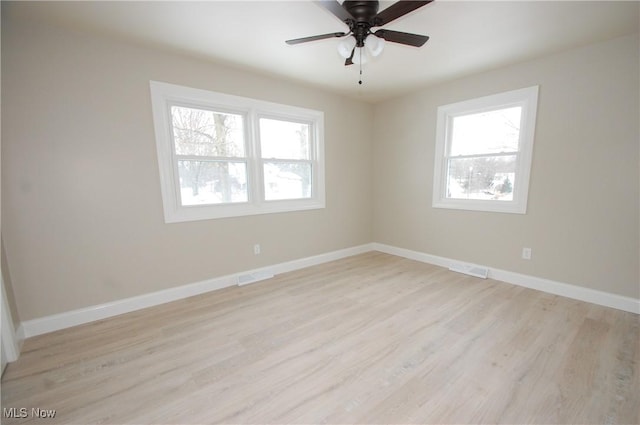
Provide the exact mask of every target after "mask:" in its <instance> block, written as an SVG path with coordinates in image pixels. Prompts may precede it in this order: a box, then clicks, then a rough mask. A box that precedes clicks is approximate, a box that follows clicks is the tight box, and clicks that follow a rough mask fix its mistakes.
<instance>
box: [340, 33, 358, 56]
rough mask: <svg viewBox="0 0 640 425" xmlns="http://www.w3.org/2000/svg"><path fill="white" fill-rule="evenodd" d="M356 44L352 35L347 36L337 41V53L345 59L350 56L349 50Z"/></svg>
mask: <svg viewBox="0 0 640 425" xmlns="http://www.w3.org/2000/svg"><path fill="white" fill-rule="evenodd" d="M355 46H356V39H355V38H353V37H347V38H345V39H344V40H342V41H341V42H340V43H338V53H339V54H340V56H342V57H343V58H345V59H347V58H348V57H349V56H351V51H352V50H353V48H354V47H355Z"/></svg>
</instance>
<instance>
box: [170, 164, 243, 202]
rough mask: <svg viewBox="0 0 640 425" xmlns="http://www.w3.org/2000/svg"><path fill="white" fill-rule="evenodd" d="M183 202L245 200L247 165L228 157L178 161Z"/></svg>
mask: <svg viewBox="0 0 640 425" xmlns="http://www.w3.org/2000/svg"><path fill="white" fill-rule="evenodd" d="M178 173H179V175H180V197H181V201H182V205H208V204H225V203H232V202H247V201H248V200H249V197H248V194H247V193H248V192H247V165H246V164H245V163H244V162H230V161H178Z"/></svg>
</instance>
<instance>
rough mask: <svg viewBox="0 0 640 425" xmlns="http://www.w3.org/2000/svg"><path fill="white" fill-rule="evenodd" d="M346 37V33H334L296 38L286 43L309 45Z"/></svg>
mask: <svg viewBox="0 0 640 425" xmlns="http://www.w3.org/2000/svg"><path fill="white" fill-rule="evenodd" d="M345 35H347V34H346V33H344V32H332V33H329V34H321V35H312V36H311V37H303V38H294V39H293V40H287V41H285V43H287V44H300V43H307V42H309V41H316V40H324V39H325V38H334V37H344V36H345Z"/></svg>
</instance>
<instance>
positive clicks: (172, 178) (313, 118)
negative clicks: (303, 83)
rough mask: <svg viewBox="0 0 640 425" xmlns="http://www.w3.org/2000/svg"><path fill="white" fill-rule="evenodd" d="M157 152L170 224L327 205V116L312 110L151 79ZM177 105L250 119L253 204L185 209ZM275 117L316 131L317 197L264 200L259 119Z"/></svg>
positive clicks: (248, 146) (314, 183) (248, 145)
mask: <svg viewBox="0 0 640 425" xmlns="http://www.w3.org/2000/svg"><path fill="white" fill-rule="evenodd" d="M150 87H151V105H152V111H153V121H154V129H155V134H156V148H157V153H158V165H159V171H160V189H161V192H162V203H163V208H164V219H165V222H166V223H177V222H183V221H195V220H208V219H215V218H223V217H236V216H246V215H256V214H268V213H278V212H287V211H300V210H311V209H319V208H324V207H325V182H324V180H325V175H324V113H323V112H321V111H316V110H312V109H306V108H299V107H295V106H289V105H282V104H278V103H272V102H266V101H262V100H256V99H251V98H246V97H240V96H233V95H229V94H224V93H217V92H212V91H208V90H201V89H195V88H190V87H184V86H178V85H174V84H168V83H162V82H158V81H150ZM172 105H181V106H192V107H204V108H207V109H211V108H216V109H218V110H220V111H225V112H233V113H238V114H242V115H244V116H245V118H246V119H245V123H246V124H245V125H246V126H247V128H246V135H247V139H248V140H247V143H246V155H247V157H248V158H247V174H248V176H247V184H248V186H249V193H248V196H249V202H243V203H229V204H219V205H193V206H183V205H182V204H181V200H180V194H179V179H178V171H177V170H178V169H177V164H176V155H175V153H174V149H173V142H172V135H171V134H172V130H171V128H172V127H171V125H172V124H171V122H172V121H171V114H170V107H171V106H172ZM260 117H271V118H278V119H284V120H287V119H289V120H292V121H297V122H307V123H309V124H311V128H312V132H311V133H312V134H311V135H312V139H313V140H312V143H313V146H312V149H311V151H312V152H313V157H312V163H313V167H312V168H313V175H312V197H311V198H305V199H288V200H273V201H265V200H264V187H263V186H264V184H263V180H262V179H263V177H262V168H261V167H262V161H263V160H262V159H261V158H260V152H259V151H260V146H259V136H258V134H259V129H258V125H259V124H258V119H259V118H260Z"/></svg>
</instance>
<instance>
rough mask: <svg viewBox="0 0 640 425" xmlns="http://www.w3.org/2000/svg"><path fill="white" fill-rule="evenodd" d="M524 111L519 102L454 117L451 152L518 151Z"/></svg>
mask: <svg viewBox="0 0 640 425" xmlns="http://www.w3.org/2000/svg"><path fill="white" fill-rule="evenodd" d="M521 113H522V107H520V106H517V107H513V108H507V109H498V110H495V111H488V112H481V113H479V114H471V115H463V116H458V117H455V118H453V125H452V135H451V150H450V156H458V155H477V154H487V153H501V152H517V151H518V141H519V139H520V115H521Z"/></svg>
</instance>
